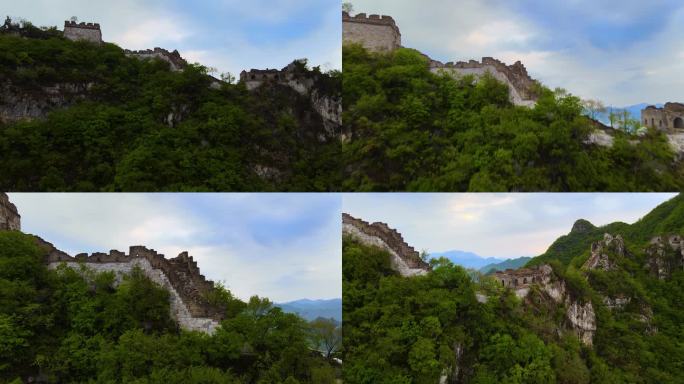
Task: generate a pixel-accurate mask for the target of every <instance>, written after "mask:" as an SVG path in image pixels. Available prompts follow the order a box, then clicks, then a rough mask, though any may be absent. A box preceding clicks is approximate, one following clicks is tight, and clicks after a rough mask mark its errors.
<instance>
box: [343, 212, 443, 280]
mask: <svg viewBox="0 0 684 384" xmlns="http://www.w3.org/2000/svg"><path fill="white" fill-rule="evenodd" d="M342 225H343V227H344V226H351V227H353V228H355V229H357V230H358V231H359V232H361V233H363V234H365V235H367V236H370V237H375V238H378V239H380V240H382V242H384V244H386V245H387V247H388V248H389V249H391V250H392V251H393V252H394V253H396V255H397V256H398V257H399V258H401V260H402V261H403V262H404V263H406V265H407V266H408V267H409V268H411V269H418V270H423V271H426V272H427V271H430V269H431V268H430V265H429V264H428V263H426V262H425V261H423V260H422V259H421V258H420V254H419V253H418V252H417V251H416V250H415V249H414V248H413V247H411V246H409V245H408V244H406V242H405V241H404V238H403V237H402V236H401V234H400V233H399V232H397V231H396V230H394V229H392V228H390V227H389V226H388V225H387V224H386V223H372V224H370V223H368V222H366V221H363V220H361V219H357V218H355V217H353V216H351V215H349V214H346V213H343V214H342Z"/></svg>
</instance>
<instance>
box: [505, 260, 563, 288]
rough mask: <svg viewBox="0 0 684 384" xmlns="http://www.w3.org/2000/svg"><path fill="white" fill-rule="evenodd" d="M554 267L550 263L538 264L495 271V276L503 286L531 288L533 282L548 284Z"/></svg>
mask: <svg viewBox="0 0 684 384" xmlns="http://www.w3.org/2000/svg"><path fill="white" fill-rule="evenodd" d="M552 273H553V269H552V268H551V267H550V266H549V265H546V264H544V265H538V266H535V267H532V268H520V269H507V270H505V271H498V272H496V273H494V278H495V279H497V280H498V281H499V283H500V284H501V286H503V287H506V288H511V289H514V290H519V289H522V288H529V286H530V285H532V284H540V285H541V284H546V283H548V282H549V281H550V279H551V274H552Z"/></svg>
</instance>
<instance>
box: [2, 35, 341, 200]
mask: <svg viewBox="0 0 684 384" xmlns="http://www.w3.org/2000/svg"><path fill="white" fill-rule="evenodd" d="M15 29H19V30H21V36H17V35H16V33H14V34H12V33H1V34H0V105H2V104H4V105H5V106H7V107H8V108H9V109H10V112H16V113H18V114H19V115H21V113H23V110H34V109H36V108H42V107H44V106H48V107H50V108H48V109H49V110H48V111H45V112H46V113H45V114H46V116H41V117H40V118H38V119H33V120H30V121H25V120H20V121H15V120H7V121H6V122H5V123H4V124H3V123H1V122H2V120H3V119H2V118H1V116H0V190H12V191H80V192H83V191H162V190H163V191H271V190H278V191H291V190H300V191H326V190H333V189H338V188H339V187H338V186H339V185H340V184H341V181H340V179H341V168H340V166H339V157H340V151H341V145H340V143H339V139H338V138H334V137H331V135H330V134H329V132H326V131H325V129H324V127H323V121H322V118H321V116H320V115H319V114H318V113H317V111H316V110H314V109H313V108H312V102H311V100H310V99H309V97H306V96H302V95H300V94H299V93H297V92H296V91H294V90H293V89H291V88H290V87H287V86H280V85H276V84H274V85H273V86H265V87H262V88H260V89H258V90H256V91H255V92H248V91H247V89H246V88H245V86H244V84H241V83H237V84H236V83H235V81H234V76H232V75H231V76H225V79H226V80H228V81H226V82H218V81H217V80H216V79H214V78H212V77H211V76H209V75H208V74H209V71H210V70H209V69H208V68H206V67H203V66H201V65H197V64H195V65H192V64H191V65H188V66H187V67H186V68H185V69H184V70H182V71H179V72H174V71H171V70H170V68H169V65H168V63H166V62H164V61H162V60H145V61H142V60H138V59H136V58H132V57H127V56H126V55H125V53H124V50H123V49H121V48H119V47H118V46H116V45H114V44H110V43H104V44H103V45H101V46H100V45H96V44H91V43H88V42H73V41H69V40H67V39H65V38H63V37H62V33H61V32H60V31H58V30H56V29H55V28H51V29H45V28H43V29H40V28H36V27H33V26H32V25H31V24H30V23H24V24H23V26H18V25H17V26H15ZM299 69H300V70H301V75H302V76H305V77H306V78H309V79H314V81H315V85H314V87H315V89H316V91H317V92H318V93H319V94H320V95H329V96H333V97H338V96H339V94H340V93H341V74H340V73H339V72H336V71H333V72H330V73H321V71H320V69H319V68H318V67H316V68H313V69H310V68H308V67H305V66H304V65H303V66H302V68H299ZM322 138H324V139H322Z"/></svg>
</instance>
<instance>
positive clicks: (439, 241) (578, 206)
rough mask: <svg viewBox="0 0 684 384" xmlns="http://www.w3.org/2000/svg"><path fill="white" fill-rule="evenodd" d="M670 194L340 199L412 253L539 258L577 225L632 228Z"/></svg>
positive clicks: (406, 195)
mask: <svg viewBox="0 0 684 384" xmlns="http://www.w3.org/2000/svg"><path fill="white" fill-rule="evenodd" d="M674 196H676V194H670V193H598V194H596V193H562V194H554V193H427V194H411V193H393V194H373V193H363V194H345V195H344V197H343V203H342V211H343V212H346V213H349V214H351V215H352V216H355V217H357V218H360V219H363V220H365V221H369V222H373V221H381V222H385V223H387V224H388V225H389V226H390V227H391V228H395V229H397V231H399V233H401V234H402V236H403V237H404V239H405V241H406V242H407V243H408V244H409V245H410V246H413V247H415V248H416V250H419V251H420V250H427V251H428V252H429V253H436V252H445V251H450V250H460V251H465V252H472V253H475V254H477V255H479V256H481V257H485V258H486V257H497V258H501V259H511V258H517V257H521V256H531V257H534V256H539V255H541V254H542V253H544V252H545V251H546V249H547V248H548V247H549V246H550V245H551V244H552V243H553V241H554V240H556V239H557V238H559V237H560V236H562V235H565V234H567V233H569V232H570V230H571V229H572V225H573V224H574V223H575V221H577V220H578V219H585V220H589V221H590V222H591V223H592V224H594V225H596V226H602V225H606V224H610V223H612V222H615V221H623V222H627V223H633V222H634V221H636V220H638V219H639V218H641V217H643V216H644V215H646V214H647V213H648V212H650V211H651V210H652V209H653V208H655V207H656V206H657V205H658V204H660V203H662V202H664V201H666V200H669V199H670V198H672V197H674Z"/></svg>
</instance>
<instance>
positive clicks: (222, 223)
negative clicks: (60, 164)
mask: <svg viewBox="0 0 684 384" xmlns="http://www.w3.org/2000/svg"><path fill="white" fill-rule="evenodd" d="M312 198H318V199H319V201H318V202H316V204H319V202H320V199H322V198H323V197H320V196H319V197H312V196H310V195H306V194H303V195H290V194H284V195H281V197H278V196H275V197H274V195H260V194H193V195H187V196H182V197H179V196H176V195H174V194H127V193H116V194H104V193H97V194H71V193H70V194H45V193H40V194H14V193H12V194H10V200H11V201H12V202H14V203H15V204H16V205H17V208H18V210H19V212H20V214H21V215H22V229H23V230H24V232H27V233H33V234H36V235H38V236H40V237H42V238H44V239H45V240H47V241H50V242H52V243H54V244H55V246H56V247H57V248H59V249H62V250H63V251H66V252H67V253H69V254H72V255H74V254H77V253H82V252H85V253H92V252H107V251H109V250H110V249H117V250H120V251H124V252H128V248H129V246H132V245H143V246H146V247H148V248H152V249H155V250H156V251H157V252H159V253H162V254H164V255H165V256H166V257H167V258H172V257H175V256H176V255H178V254H179V253H180V252H183V251H188V252H189V254H190V255H192V256H193V257H194V258H195V259H196V260H197V262H198V266H199V267H200V270H201V271H202V273H203V274H204V275H205V276H206V277H207V278H209V279H212V280H215V281H224V282H225V283H226V284H227V285H228V286H229V288H230V289H231V290H232V291H233V292H234V293H235V294H236V295H238V296H239V297H240V298H242V299H247V298H249V297H250V296H252V295H259V296H264V297H269V298H270V299H271V300H275V301H289V300H294V299H300V298H305V297H306V298H314V299H315V298H332V297H340V296H341V294H342V292H341V290H342V287H341V284H342V282H341V270H342V267H341V258H342V253H341V249H340V231H341V229H340V224H339V220H340V219H339V212H336V211H334V210H331V217H330V218H327V219H326V220H325V223H324V224H323V225H321V226H320V228H309V229H308V230H306V231H304V232H301V231H300V232H297V233H293V234H292V235H291V236H289V234H287V233H286V234H282V233H275V232H274V233H273V237H274V238H277V241H268V240H269V239H265V240H267V241H263V240H264V239H262V238H263V237H264V236H268V234H269V232H264V233H260V234H259V235H256V234H255V233H254V232H253V231H255V230H256V229H255V226H254V224H253V223H252V224H251V225H250V222H249V221H248V220H258V223H263V225H269V223H276V222H278V221H279V220H280V221H282V222H289V221H291V220H293V219H297V218H299V217H301V215H306V214H308V213H307V209H309V207H310V206H311V204H312V201H311V199H312ZM325 198H326V199H329V200H330V201H334V199H336V198H337V197H335V196H328V197H325ZM188 201H192V204H190V206H188ZM201 203H203V204H210V205H211V207H212V211H213V214H214V215H215V216H213V217H205V216H203V215H202V214H201V212H202V209H201V208H198V207H201V206H202V204H201ZM295 221H296V220H295ZM312 225H313V224H312ZM258 227H259V226H258V225H257V228H258ZM274 228H276V229H270V230H269V231H277V228H278V226H275V227H274Z"/></svg>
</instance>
